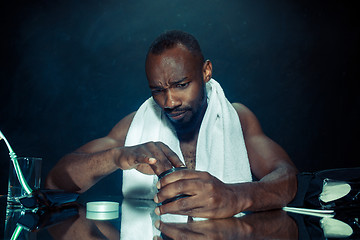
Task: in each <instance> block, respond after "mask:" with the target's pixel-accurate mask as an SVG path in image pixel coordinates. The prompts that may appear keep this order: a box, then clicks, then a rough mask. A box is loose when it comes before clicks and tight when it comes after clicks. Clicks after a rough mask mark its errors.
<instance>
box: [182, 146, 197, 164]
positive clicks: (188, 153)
mask: <svg viewBox="0 0 360 240" xmlns="http://www.w3.org/2000/svg"><path fill="white" fill-rule="evenodd" d="M180 148H181V152H182V154H183V157H184V160H185V165H186V167H187V168H188V169H195V166H196V142H195V143H192V144H189V143H186V144H185V143H180Z"/></svg>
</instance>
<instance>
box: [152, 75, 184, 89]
mask: <svg viewBox="0 0 360 240" xmlns="http://www.w3.org/2000/svg"><path fill="white" fill-rule="evenodd" d="M187 78H188V77H181V78H174V79H171V78H169V79H168V80H167V81H166V82H165V84H164V83H163V82H162V81H161V80H157V81H155V82H156V83H155V85H154V84H151V85H150V88H154V89H164V88H167V87H171V86H173V85H175V84H178V83H181V82H182V81H184V80H186V79H187Z"/></svg>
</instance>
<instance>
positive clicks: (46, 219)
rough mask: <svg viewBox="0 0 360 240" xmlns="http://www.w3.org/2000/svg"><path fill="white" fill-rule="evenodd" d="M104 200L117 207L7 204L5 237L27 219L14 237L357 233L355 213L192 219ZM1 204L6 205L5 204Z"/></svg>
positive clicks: (149, 205)
mask: <svg viewBox="0 0 360 240" xmlns="http://www.w3.org/2000/svg"><path fill="white" fill-rule="evenodd" d="M98 199H99V198H98ZM98 199H97V200H98ZM106 200H110V201H113V202H119V203H120V207H119V208H118V209H117V210H116V213H114V211H113V209H112V210H109V208H102V209H100V210H99V211H97V212H94V211H92V212H89V211H87V208H86V203H87V202H88V201H86V200H84V199H83V200H81V201H80V202H79V203H75V204H67V205H65V206H62V207H58V208H56V209H52V210H51V211H49V210H38V211H31V210H25V209H22V208H9V207H7V208H6V219H5V231H4V237H5V239H10V238H11V236H12V235H13V232H14V230H15V228H16V226H17V225H19V222H20V223H21V224H25V225H26V224H27V225H26V226H27V227H26V228H24V229H23V230H22V231H21V233H20V235H19V237H18V239H153V238H154V237H157V238H158V239H164V240H166V239H209V240H210V239H326V238H332V237H334V238H344V239H356V238H357V237H359V235H358V234H359V232H358V229H359V218H358V217H359V215H356V214H355V215H354V214H352V215H351V214H350V215H349V214H346V216H342V219H338V220H336V219H334V218H329V219H332V220H336V221H339V222H341V223H343V224H345V225H341V224H340V225H334V223H333V222H332V221H330V223H329V221H328V220H327V219H325V218H320V217H313V216H307V215H300V214H289V213H286V212H284V211H282V210H274V211H265V212H257V213H246V214H242V215H241V216H237V217H232V218H227V219H213V220H211V219H197V218H195V219H192V218H189V217H187V216H179V215H171V214H167V215H164V216H161V217H159V216H157V215H156V214H154V209H155V206H156V205H155V203H154V202H153V201H148V200H122V199H119V198H113V199H111V198H109V197H108V198H106ZM91 201H92V200H91ZM2 207H4V208H5V205H3V206H2ZM24 219H25V220H24ZM329 224H330V225H329ZM331 224H333V225H331ZM346 226H348V227H349V228H347V227H346ZM326 228H327V229H326ZM351 230H352V231H351Z"/></svg>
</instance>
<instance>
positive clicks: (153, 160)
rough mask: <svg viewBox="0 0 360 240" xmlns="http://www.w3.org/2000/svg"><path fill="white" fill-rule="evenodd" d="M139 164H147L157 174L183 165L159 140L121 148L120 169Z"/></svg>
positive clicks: (135, 166) (134, 166)
mask: <svg viewBox="0 0 360 240" xmlns="http://www.w3.org/2000/svg"><path fill="white" fill-rule="evenodd" d="M141 164H149V165H150V167H151V168H152V170H153V172H154V173H155V174H157V175H159V174H161V173H162V172H164V171H166V170H168V169H170V168H172V167H179V166H184V164H183V163H182V162H181V160H180V159H179V157H178V156H177V155H176V154H175V153H174V152H173V151H172V150H171V149H170V148H169V147H168V146H167V145H165V144H164V143H161V142H148V143H144V144H141V145H136V146H132V147H125V148H123V149H122V153H121V155H120V168H121V169H123V170H125V169H131V168H137V167H138V166H139V165H141Z"/></svg>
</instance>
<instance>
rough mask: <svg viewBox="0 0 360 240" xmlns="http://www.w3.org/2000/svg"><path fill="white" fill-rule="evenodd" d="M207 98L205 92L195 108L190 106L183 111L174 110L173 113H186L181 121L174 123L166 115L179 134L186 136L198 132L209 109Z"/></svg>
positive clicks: (183, 108) (182, 109)
mask: <svg viewBox="0 0 360 240" xmlns="http://www.w3.org/2000/svg"><path fill="white" fill-rule="evenodd" d="M205 96H206V91H204V93H203V94H202V96H201V97H200V99H199V103H198V104H197V105H196V106H195V107H194V108H193V107H190V106H186V107H182V108H181V109H176V110H174V111H173V112H183V111H186V116H185V117H184V118H183V119H181V120H179V121H174V120H173V119H171V117H169V116H168V115H167V114H165V116H166V117H167V118H168V119H169V121H170V122H171V124H172V125H173V126H174V128H175V130H176V132H177V133H179V134H185V133H188V132H191V131H194V130H196V128H197V127H199V128H200V125H201V122H202V119H203V117H204V115H205V112H206V108H207V99H206V97H205Z"/></svg>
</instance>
